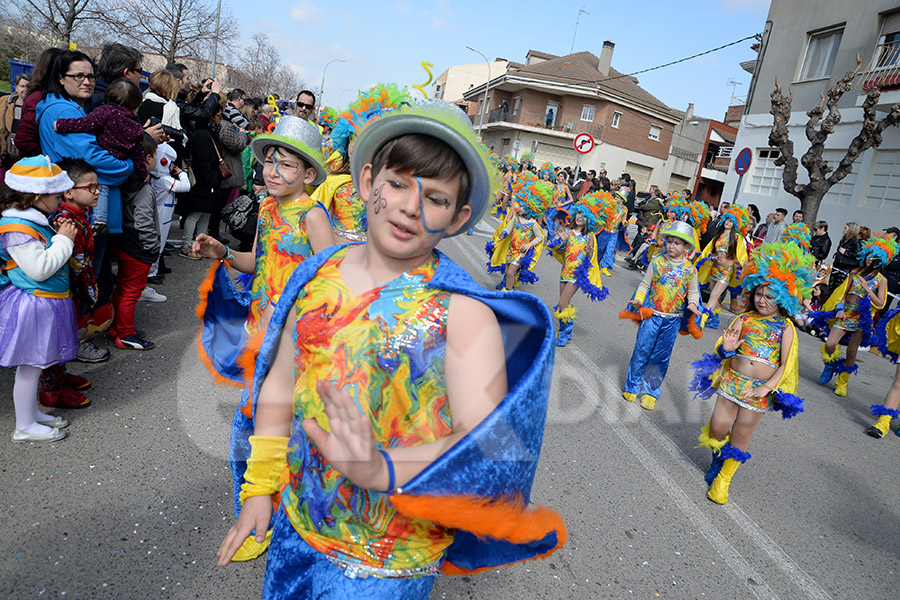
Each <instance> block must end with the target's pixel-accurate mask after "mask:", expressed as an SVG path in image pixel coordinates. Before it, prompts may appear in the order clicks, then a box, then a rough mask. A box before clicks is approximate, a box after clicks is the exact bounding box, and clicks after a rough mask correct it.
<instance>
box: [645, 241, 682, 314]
mask: <svg viewBox="0 0 900 600" xmlns="http://www.w3.org/2000/svg"><path fill="white" fill-rule="evenodd" d="M650 267H651V269H652V271H653V274H652V276H651V279H650V286H649V290H648V292H647V294H648V295H647V296H646V297H645V299H644V306H648V307H650V308H652V309H653V312H654V313H655V314H657V315H660V316H663V317H680V316H681V311H682V310H683V309H684V302H685V299H687V297H688V294H689V293H690V294H691V296H693V295H694V294H696V293H697V292H696V276H697V270H696V269H695V268H694V265H693V264H691V262H690V261H688V260H683V261H682V262H680V263H676V262H673V261H671V260H669V258H668V257H667V256H665V255H663V256H657V257H655V258H654V259H653V260H652V261H650ZM645 277H646V276H645ZM692 284H693V285H692ZM642 286H643V281H642V282H641V287H642ZM641 287H639V288H638V289H639V290H640V289H641Z"/></svg>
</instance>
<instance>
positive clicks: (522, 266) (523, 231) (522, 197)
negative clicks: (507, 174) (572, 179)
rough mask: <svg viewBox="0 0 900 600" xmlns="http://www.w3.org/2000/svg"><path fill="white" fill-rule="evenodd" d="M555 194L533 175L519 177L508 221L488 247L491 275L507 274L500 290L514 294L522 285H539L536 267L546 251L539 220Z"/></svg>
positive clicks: (499, 285) (500, 284)
mask: <svg viewBox="0 0 900 600" xmlns="http://www.w3.org/2000/svg"><path fill="white" fill-rule="evenodd" d="M552 197H553V190H552V189H551V188H550V186H549V185H547V184H546V183H545V182H543V181H539V180H538V179H537V178H536V177H535V176H534V174H533V173H527V172H526V173H525V174H522V175H521V176H520V179H519V183H518V184H516V187H515V188H514V189H513V195H512V201H511V205H510V210H509V213H508V214H507V215H506V219H505V220H504V222H503V223H502V224H501V225H500V227H498V228H497V231H495V232H494V237H493V239H492V240H491V241H489V242H488V243H487V245H486V246H485V251H486V252H487V253H488V256H489V257H490V261H489V262H488V273H499V272H502V273H504V279H503V281H501V282H500V283H499V284H498V285H497V289H498V290H499V289H507V290H514V289H516V287H518V285H519V284H520V283H536V282H537V280H538V276H537V274H536V273H535V272H534V267H535V265H537V261H538V259H539V258H540V257H541V251H542V250H543V248H544V231H543V230H542V229H541V226H540V225H539V224H538V219H539V218H540V217H541V215H543V214H544V212H545V211H546V210H547V208H548V207H549V206H550V199H551V198H552Z"/></svg>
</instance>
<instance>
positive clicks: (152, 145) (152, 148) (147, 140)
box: [144, 133, 159, 156]
mask: <svg viewBox="0 0 900 600" xmlns="http://www.w3.org/2000/svg"><path fill="white" fill-rule="evenodd" d="M157 148H159V144H158V143H157V141H156V140H154V139H153V138H152V137H151V136H150V135H148V134H146V133H145V134H144V156H153V155H154V154H156V149H157Z"/></svg>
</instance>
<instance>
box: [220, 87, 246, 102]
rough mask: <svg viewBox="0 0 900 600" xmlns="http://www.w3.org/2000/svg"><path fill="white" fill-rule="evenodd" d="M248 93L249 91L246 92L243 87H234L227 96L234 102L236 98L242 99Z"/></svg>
mask: <svg viewBox="0 0 900 600" xmlns="http://www.w3.org/2000/svg"><path fill="white" fill-rule="evenodd" d="M246 95H247V93H246V92H244V90H242V89H241V88H234V89H233V90H231V91H230V92H228V94H227V95H226V96H225V97H226V98H227V99H228V100H231V101H232V102H234V101H235V100H240V99H241V98H243V97H244V96H246Z"/></svg>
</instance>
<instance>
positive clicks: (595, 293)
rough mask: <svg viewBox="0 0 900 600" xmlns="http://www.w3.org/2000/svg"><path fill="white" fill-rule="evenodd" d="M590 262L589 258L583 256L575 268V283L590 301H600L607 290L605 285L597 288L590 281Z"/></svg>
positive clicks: (606, 294) (607, 292)
mask: <svg viewBox="0 0 900 600" xmlns="http://www.w3.org/2000/svg"><path fill="white" fill-rule="evenodd" d="M590 263H591V261H590V259H589V258H587V257H585V258H584V260H582V261H581V264H579V265H578V267H577V268H576V269H575V285H576V286H578V289H580V290H582V291H583V292H584V293H585V294H586V295H587V297H588V298H590V299H591V301H592V302H601V301H603V300H605V299H606V297H607V296H609V290H608V289H606V288H605V287H602V288H598V287H597V286H595V285H594V284H593V283H591V280H590V277H588V270H589V269H590Z"/></svg>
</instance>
